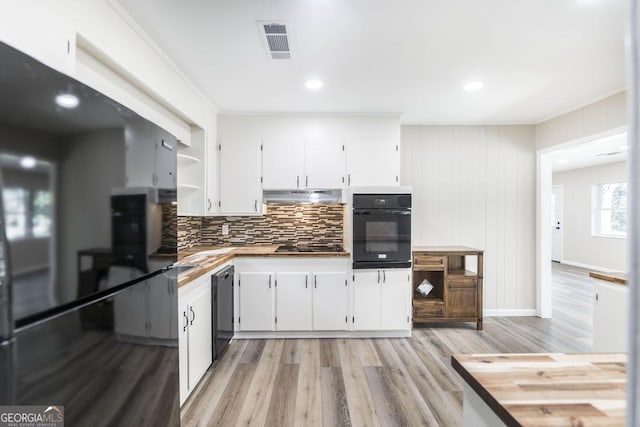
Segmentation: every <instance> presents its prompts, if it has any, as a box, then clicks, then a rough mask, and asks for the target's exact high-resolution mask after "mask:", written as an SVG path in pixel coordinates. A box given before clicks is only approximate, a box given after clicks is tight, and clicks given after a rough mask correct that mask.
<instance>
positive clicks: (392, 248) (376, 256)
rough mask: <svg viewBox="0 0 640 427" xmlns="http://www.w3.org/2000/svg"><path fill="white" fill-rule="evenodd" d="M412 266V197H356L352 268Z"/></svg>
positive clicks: (364, 195)
mask: <svg viewBox="0 0 640 427" xmlns="http://www.w3.org/2000/svg"><path fill="white" fill-rule="evenodd" d="M408 267H411V194H354V195H353V268H408Z"/></svg>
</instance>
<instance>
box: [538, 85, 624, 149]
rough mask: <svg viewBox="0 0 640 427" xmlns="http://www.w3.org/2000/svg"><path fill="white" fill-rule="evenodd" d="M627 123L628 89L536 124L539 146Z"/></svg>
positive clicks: (548, 145) (554, 143)
mask: <svg viewBox="0 0 640 427" xmlns="http://www.w3.org/2000/svg"><path fill="white" fill-rule="evenodd" d="M626 124H627V99H626V92H619V93H617V94H615V95H611V96H609V97H607V98H604V99H602V100H600V101H597V102H594V103H592V104H589V105H587V106H584V107H582V108H577V109H575V110H572V111H570V112H568V113H565V114H562V115H560V116H557V117H554V118H552V119H549V120H547V121H544V122H542V123H539V124H537V125H536V148H537V149H538V150H540V149H542V148H548V147H552V146H554V145H558V144H565V143H567V142H569V141H573V140H576V139H580V138H585V137H588V136H591V135H596V134H599V133H601V132H605V131H607V130H610V129H615V128H618V127H621V126H624V125H626Z"/></svg>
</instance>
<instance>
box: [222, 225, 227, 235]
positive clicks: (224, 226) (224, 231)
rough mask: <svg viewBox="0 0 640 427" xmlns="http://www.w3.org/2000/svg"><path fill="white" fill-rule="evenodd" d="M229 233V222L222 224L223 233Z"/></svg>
mask: <svg viewBox="0 0 640 427" xmlns="http://www.w3.org/2000/svg"><path fill="white" fill-rule="evenodd" d="M227 234H229V224H222V235H223V236H226V235H227Z"/></svg>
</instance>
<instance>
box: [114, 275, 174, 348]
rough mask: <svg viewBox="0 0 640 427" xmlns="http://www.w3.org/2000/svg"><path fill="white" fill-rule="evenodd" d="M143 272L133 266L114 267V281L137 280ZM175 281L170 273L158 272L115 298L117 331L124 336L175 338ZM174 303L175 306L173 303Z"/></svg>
mask: <svg viewBox="0 0 640 427" xmlns="http://www.w3.org/2000/svg"><path fill="white" fill-rule="evenodd" d="M138 274H139V272H137V271H136V270H134V269H131V268H129V267H111V269H110V270H109V280H110V281H111V283H123V282H125V281H127V280H132V279H135V278H136V277H137V276H138ZM174 287H175V284H174V283H173V281H172V280H171V279H169V277H168V276H167V275H166V274H158V275H157V276H154V277H152V278H150V279H147V280H146V281H144V282H141V283H139V284H137V285H135V286H132V287H131V288H129V289H126V290H125V291H123V292H121V293H119V294H116V296H115V297H114V308H113V310H114V321H115V331H116V333H117V334H118V335H119V336H120V338H121V339H125V340H130V341H144V340H146V339H149V338H153V339H158V340H175V339H176V333H177V329H176V327H175V321H176V315H175V313H176V311H177V308H176V307H175V305H174V304H175V303H174V301H175V298H174V297H173V294H174V292H175V289H174ZM172 304H173V305H174V306H172Z"/></svg>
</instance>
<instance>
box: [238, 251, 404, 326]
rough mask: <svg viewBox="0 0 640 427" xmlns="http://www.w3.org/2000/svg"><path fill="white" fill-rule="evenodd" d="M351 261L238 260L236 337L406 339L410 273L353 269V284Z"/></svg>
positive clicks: (333, 258) (278, 258)
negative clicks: (315, 335)
mask: <svg viewBox="0 0 640 427" xmlns="http://www.w3.org/2000/svg"><path fill="white" fill-rule="evenodd" d="M349 262H350V260H349V258H347V257H344V258H339V257H326V258H325V257H302V256H298V257H295V258H294V257H291V256H283V257H262V258H261V257H255V258H254V257H246V258H244V257H243V258H237V259H236V260H235V261H234V263H235V268H236V277H237V278H238V285H239V286H238V287H237V290H236V292H237V294H236V301H237V306H236V312H237V313H239V316H238V318H237V319H236V320H237V324H236V325H237V327H236V331H237V332H238V333H239V335H237V336H238V337H242V335H243V334H242V333H244V332H246V334H244V336H245V337H253V336H260V335H267V334H261V333H264V332H271V333H272V334H269V336H271V335H274V334H273V333H274V332H283V333H284V332H297V333H301V332H305V331H307V332H309V334H310V336H313V333H315V332H318V333H319V334H318V335H319V336H331V334H328V333H329V332H336V336H337V335H340V336H349V335H348V334H349V333H350V332H351V333H353V331H356V332H360V331H363V332H364V331H366V332H367V333H370V332H374V334H373V335H375V336H379V335H376V334H375V333H376V332H382V331H387V332H388V336H408V334H410V332H411V322H410V321H411V318H410V312H411V284H410V277H411V270H410V269H377V270H356V271H354V273H353V281H351V280H350V277H349V272H350V268H349V267H350V266H349ZM254 332H255V333H256V334H255V335H254V334H252V333H254ZM345 332H346V333H347V335H344V333H345ZM290 335H291V334H289V335H287V334H282V336H290ZM295 336H298V335H295ZM353 336H362V334H359V335H357V334H353Z"/></svg>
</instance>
